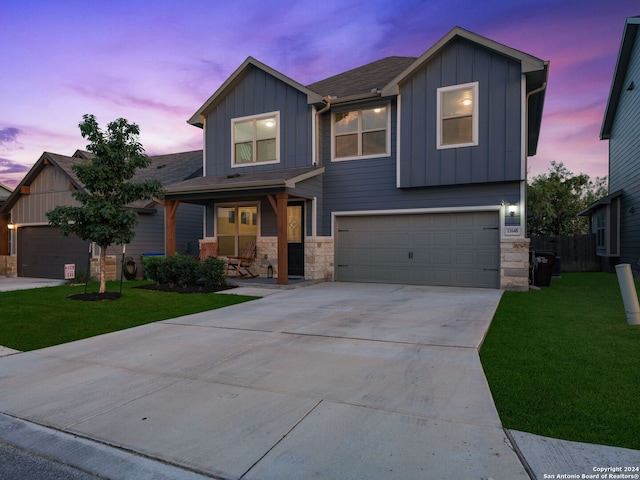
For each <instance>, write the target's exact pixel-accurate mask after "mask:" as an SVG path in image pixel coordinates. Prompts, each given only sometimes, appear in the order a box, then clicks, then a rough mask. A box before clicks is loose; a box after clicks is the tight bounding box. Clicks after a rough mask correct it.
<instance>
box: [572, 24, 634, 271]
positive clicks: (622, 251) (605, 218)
mask: <svg viewBox="0 0 640 480" xmlns="http://www.w3.org/2000/svg"><path fill="white" fill-rule="evenodd" d="M639 26H640V17H630V18H627V20H626V22H625V26H624V31H623V34H622V41H621V42H620V49H619V51H618V60H617V62H616V67H615V70H614V72H613V80H612V82H611V90H610V92H609V99H608V101H607V107H606V109H605V113H604V119H603V122H602V129H601V131H600V139H601V140H608V141H609V192H610V193H609V195H607V196H606V197H605V198H603V199H600V200H598V201H597V202H595V203H593V204H591V205H590V206H589V207H588V208H587V209H585V210H584V211H582V212H580V215H588V216H590V217H591V229H592V233H594V234H595V237H596V253H597V255H598V256H600V259H601V262H602V266H603V268H604V269H605V270H611V269H613V267H614V266H615V265H616V264H618V263H628V264H630V265H631V268H632V270H633V273H634V275H636V276H637V275H639V274H640V162H639V161H638V160H639V159H640V35H639V34H638V29H639ZM636 207H637V208H636Z"/></svg>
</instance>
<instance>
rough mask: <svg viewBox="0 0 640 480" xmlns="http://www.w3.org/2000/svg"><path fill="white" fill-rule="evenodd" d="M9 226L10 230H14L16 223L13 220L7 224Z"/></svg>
mask: <svg viewBox="0 0 640 480" xmlns="http://www.w3.org/2000/svg"><path fill="white" fill-rule="evenodd" d="M7 228H8V229H9V230H13V229H14V228H15V225H14V224H13V222H9V225H7Z"/></svg>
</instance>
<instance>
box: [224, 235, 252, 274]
mask: <svg viewBox="0 0 640 480" xmlns="http://www.w3.org/2000/svg"><path fill="white" fill-rule="evenodd" d="M255 256H256V242H247V244H246V245H245V246H244V250H243V251H242V253H241V254H240V255H238V256H229V257H227V269H226V271H225V276H226V277H228V276H229V270H232V271H234V272H236V273H235V275H234V276H235V277H251V278H255V277H257V276H258V275H257V274H255V273H253V272H252V271H251V270H250V269H249V264H250V263H251V260H253V257H255Z"/></svg>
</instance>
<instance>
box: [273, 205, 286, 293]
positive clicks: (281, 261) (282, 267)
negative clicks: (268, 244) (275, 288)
mask: <svg viewBox="0 0 640 480" xmlns="http://www.w3.org/2000/svg"><path fill="white" fill-rule="evenodd" d="M276 199H277V210H276V214H277V216H278V285H288V284H289V252H288V243H287V200H288V199H289V194H288V193H278V194H276Z"/></svg>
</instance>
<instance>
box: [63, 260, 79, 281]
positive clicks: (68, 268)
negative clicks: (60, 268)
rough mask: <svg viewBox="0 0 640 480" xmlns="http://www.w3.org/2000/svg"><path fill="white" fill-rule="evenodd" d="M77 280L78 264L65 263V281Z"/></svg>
mask: <svg viewBox="0 0 640 480" xmlns="http://www.w3.org/2000/svg"><path fill="white" fill-rule="evenodd" d="M73 278H76V264H75V263H65V265H64V279H65V280H71V279H73Z"/></svg>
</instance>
